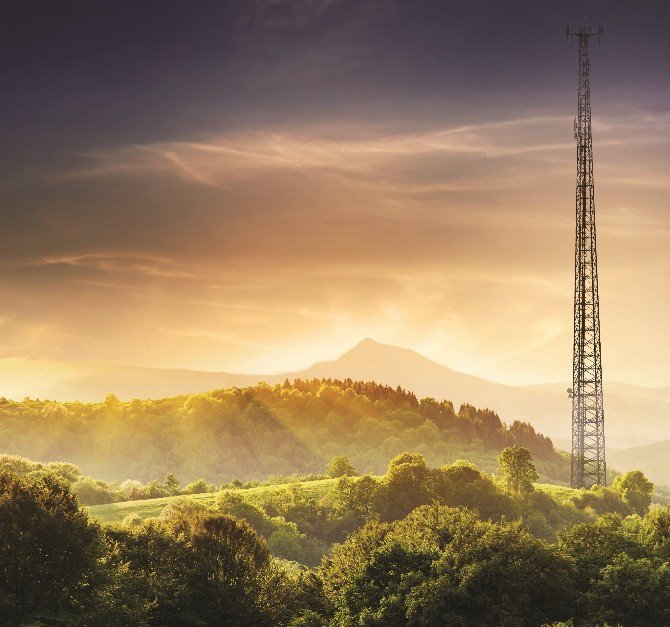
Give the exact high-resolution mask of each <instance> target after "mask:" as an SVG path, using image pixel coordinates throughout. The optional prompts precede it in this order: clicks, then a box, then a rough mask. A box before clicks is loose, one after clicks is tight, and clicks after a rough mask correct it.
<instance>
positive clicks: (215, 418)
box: [0, 379, 569, 494]
mask: <svg viewBox="0 0 670 627" xmlns="http://www.w3.org/2000/svg"><path fill="white" fill-rule="evenodd" d="M0 437H1V438H2V442H3V451H4V452H6V453H11V454H13V455H18V456H22V457H25V458H29V459H33V460H44V461H51V460H62V459H66V460H68V461H69V462H71V463H74V464H76V465H77V466H78V467H79V468H81V470H82V473H83V474H84V475H87V476H93V477H96V478H97V479H98V480H104V481H108V482H109V481H118V482H122V481H124V480H126V479H132V480H136V481H141V482H142V483H143V484H146V483H148V482H150V481H161V482H162V481H163V480H164V478H165V477H166V475H168V474H172V475H174V476H176V477H179V478H180V480H182V481H183V482H184V483H185V484H188V483H192V482H194V481H196V480H198V479H199V478H202V480H203V481H204V482H205V483H207V484H215V485H221V484H223V483H227V482H230V481H232V480H234V479H238V480H241V481H250V480H264V479H265V478H266V477H268V476H269V475H289V474H293V473H298V474H300V475H307V474H310V473H320V472H322V469H323V468H324V466H325V465H326V463H327V462H328V460H329V459H331V458H332V457H333V456H335V455H337V454H345V455H347V456H348V457H349V458H350V459H351V460H352V462H353V463H354V464H355V465H356V466H357V467H358V468H360V469H361V470H363V471H365V472H373V473H382V472H383V471H384V468H385V466H386V463H387V461H388V460H389V459H390V458H391V457H393V456H394V455H397V454H398V453H401V452H403V451H405V450H414V451H417V452H420V453H421V454H423V455H424V456H425V457H426V459H427V460H428V461H429V463H431V464H440V463H444V462H445V461H448V460H455V459H462V458H466V459H471V460H473V461H474V462H476V463H477V464H478V465H479V466H480V467H481V468H483V469H486V470H488V471H493V470H494V469H495V467H496V455H497V454H498V453H499V452H500V450H502V449H503V448H504V447H506V446H510V445H513V444H517V445H520V446H525V447H527V448H528V449H529V450H531V451H532V453H533V454H534V455H535V457H536V459H537V460H538V461H537V463H538V469H539V471H540V474H541V475H542V476H545V477H551V478H553V479H567V478H568V477H569V467H568V461H567V457H566V456H564V455H561V454H559V453H557V452H556V451H554V448H553V445H552V443H551V440H550V439H549V438H547V437H545V436H542V435H540V434H537V433H536V432H535V431H534V429H533V427H532V426H531V425H529V424H527V423H522V422H519V421H515V422H513V423H512V424H510V425H506V424H504V423H503V422H502V421H501V420H500V418H499V417H498V415H497V414H496V413H495V412H493V411H491V410H489V409H477V408H475V407H472V406H471V405H467V404H466V405H463V406H461V407H460V408H459V410H458V411H455V409H454V407H453V405H452V403H451V402H449V401H446V400H442V401H437V400H435V399H432V398H424V399H421V400H417V398H416V397H415V396H414V394H412V393H411V392H407V391H405V390H402V389H401V388H391V387H388V386H383V385H379V384H376V383H371V382H368V383H365V382H360V381H352V380H344V381H337V380H330V379H320V380H316V379H315V380H311V381H301V380H296V381H293V382H289V381H286V382H285V383H284V384H283V385H274V386H269V385H266V384H259V385H256V386H254V387H249V388H232V389H222V390H216V391H213V392H208V393H203V394H192V395H182V396H175V397H171V398H164V399H156V400H139V399H136V400H133V401H129V402H121V401H120V400H119V399H118V398H116V397H114V396H111V395H110V396H108V397H107V398H106V400H105V401H104V402H99V403H78V402H73V403H59V402H54V401H46V400H33V399H25V400H23V401H11V400H7V399H0ZM135 487H137V486H135ZM88 488H89V490H88V491H89V493H91V494H92V493H93V492H95V486H93V485H90V484H89V486H88ZM151 490H153V491H154V492H157V486H156V485H155V484H154V485H153V486H152V488H151Z"/></svg>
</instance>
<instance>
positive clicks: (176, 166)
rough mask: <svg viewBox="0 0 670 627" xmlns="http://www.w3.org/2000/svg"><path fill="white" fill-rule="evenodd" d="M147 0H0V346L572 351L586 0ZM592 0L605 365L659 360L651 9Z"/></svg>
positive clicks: (668, 264) (662, 326)
mask: <svg viewBox="0 0 670 627" xmlns="http://www.w3.org/2000/svg"><path fill="white" fill-rule="evenodd" d="M159 4H160V5H161V10H160V11H154V10H152V9H151V7H152V6H153V5H143V4H142V3H121V4H120V5H118V6H115V7H114V11H111V10H109V9H108V8H107V7H105V6H104V4H103V5H101V4H99V3H91V4H88V3H78V4H77V3H75V4H71V5H70V4H68V3H65V4H64V5H61V4H60V3H47V4H44V3H11V6H8V7H7V8H6V9H2V10H0V12H2V11H4V13H2V17H3V22H4V23H5V25H6V32H7V37H5V38H4V39H3V41H1V42H0V58H2V59H3V60H4V61H3V62H6V63H7V64H8V66H7V68H6V71H5V72H4V74H3V77H4V83H3V97H2V98H0V132H1V133H2V136H3V145H2V148H0V172H1V173H2V176H1V177H0V225H1V226H2V229H1V230H0V359H3V358H7V359H8V358H16V357H20V358H29V359H41V360H56V361H64V362H69V361H81V360H98V361H116V362H123V363H129V364H135V365H144V366H154V367H186V368H192V369H198V370H212V371H228V372H248V373H252V372H253V373H259V372H260V373H276V372H282V371H290V370H297V369H301V368H304V367H306V366H308V365H310V364H312V363H313V362H315V361H318V360H322V359H330V358H334V357H336V356H338V355H339V354H341V353H343V352H344V351H346V350H347V349H349V348H351V347H352V346H354V345H355V344H356V343H357V342H359V341H360V340H361V339H363V338H365V337H371V338H374V339H376V340H378V341H380V342H384V343H388V344H394V345H398V346H403V347H407V348H412V349H414V350H416V351H418V352H420V353H422V354H424V355H426V356H427V357H429V358H431V359H433V360H435V361H437V362H439V363H442V364H444V365H447V366H449V367H451V368H454V369H456V370H460V371H463V372H467V373H471V374H476V375H478V376H481V377H484V378H488V379H491V380H494V381H499V382H504V383H510V384H527V383H537V382H549V381H566V382H567V381H569V380H570V379H571V375H572V373H571V368H572V299H573V272H574V270H573V268H574V223H575V215H574V214H575V209H574V205H575V199H574V197H575V191H574V186H575V170H576V157H575V153H576V148H575V141H574V138H573V117H574V115H575V113H576V97H577V96H576V88H577V51H576V49H575V47H574V46H573V47H572V48H570V47H568V46H567V45H566V42H565V30H564V25H565V24H566V23H570V22H572V23H573V24H574V23H576V22H577V21H579V20H582V19H583V3H582V2H578V1H577V0H567V1H566V2H561V3H538V2H530V0H514V1H513V2H510V3H497V2H492V1H491V2H476V3H455V2H445V3H435V2H424V1H423V0H416V1H412V2H409V1H407V0H385V1H384V2H381V1H378V0H369V1H368V0H365V1H363V2H361V1H358V0H356V1H353V0H317V1H309V2H307V1H304V0H244V2H239V1H237V0H223V1H222V2H214V3H183V2H171V1H166V2H161V3H159ZM590 4H591V5H592V10H593V18H594V23H595V22H599V21H602V22H603V23H604V24H605V25H606V30H605V36H604V38H603V44H602V46H600V47H597V46H594V47H593V50H592V56H591V61H592V104H593V120H594V126H593V138H594V157H595V181H596V190H595V196H596V207H597V225H598V246H599V266H600V290H601V291H600V296H601V319H602V340H603V348H602V354H603V371H604V377H605V379H606V380H609V381H612V380H619V381H625V382H629V383H635V384H639V385H647V386H662V385H670V376H668V369H667V355H668V354H669V353H670V331H669V330H668V325H667V323H666V319H667V310H668V306H669V305H670V286H669V284H668V280H667V276H668V271H669V269H670V227H669V225H670V218H669V214H668V207H669V205H670V203H669V202H668V200H669V194H670V179H669V178H668V171H669V170H670V110H669V109H668V107H667V103H668V101H669V99H668V97H669V96H670V75H669V74H668V72H667V58H668V56H669V55H670V40H669V39H668V37H667V32H668V26H670V9H668V5H667V3H664V2H661V1H660V0H649V2H646V3H644V4H643V5H632V4H630V3H623V2H611V0H607V1H605V0H593V1H592V2H591V3H590ZM7 363H9V362H7Z"/></svg>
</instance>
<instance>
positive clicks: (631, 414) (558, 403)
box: [0, 339, 670, 448]
mask: <svg viewBox="0 0 670 627" xmlns="http://www.w3.org/2000/svg"><path fill="white" fill-rule="evenodd" d="M287 378H288V379H291V380H292V379H295V378H301V379H311V378H339V379H345V378H350V379H353V380H364V381H376V382H379V383H383V384H387V385H391V386H394V387H395V386H398V385H400V386H401V387H403V388H405V389H408V390H411V391H412V392H414V393H415V394H416V395H417V397H419V398H421V397H424V396H432V397H434V398H437V399H440V400H441V399H443V398H446V399H449V400H451V401H452V402H453V403H454V405H455V406H456V408H457V409H458V407H459V406H460V404H461V403H470V404H472V405H475V406H477V407H488V408H490V409H493V410H495V411H496V412H497V413H498V414H499V415H500V417H501V418H502V419H503V420H505V421H506V422H508V423H510V422H512V421H513V420H517V419H519V420H524V421H527V422H530V423H531V424H533V426H534V427H535V428H536V429H537V430H538V431H540V432H542V433H545V434H547V435H549V436H550V437H556V438H559V439H563V440H564V439H565V438H568V437H569V435H570V403H569V400H568V398H567V394H566V392H565V390H566V388H567V387H568V384H567V383H556V384H542V385H534V386H510V385H504V384H501V383H495V382H492V381H487V380H486V379H481V378H479V377H475V376H472V375H468V374H464V373H462V372H458V371H456V370H453V369H451V368H448V367H446V366H442V365H440V364H438V363H436V362H434V361H431V360H430V359H428V358H426V357H424V356H422V355H420V354H419V353H417V352H415V351H413V350H409V349H405V348H400V347H397V346H390V345H386V344H381V343H379V342H375V341H374V340H371V339H366V340H363V341H362V342H360V343H359V344H357V345H356V346H355V347H354V348H352V349H351V350H349V351H347V352H346V353H344V354H343V355H342V356H341V357H339V358H338V359H335V360H331V361H323V362H319V363H316V364H314V365H313V366H311V367H309V368H307V369H306V370H301V371H296V372H288V373H282V374H272V375H263V374H258V375H255V374H233V373H227V372H202V371H196V370H187V369H160V368H144V367H139V366H129V365H124V364H117V363H110V362H63V363H61V362H49V361H32V360H25V359H3V360H0V396H3V395H4V396H6V397H9V398H23V397H24V396H31V397H38V398H47V399H53V400H62V401H67V400H82V401H95V400H101V399H103V398H104V397H105V396H106V395H107V394H110V393H113V394H115V395H116V396H118V397H119V398H120V399H122V400H129V399H132V398H160V397H165V396H173V395H176V394H190V393H196V392H204V391H207V390H211V389H215V388H223V387H234V386H238V387H243V386H250V385H254V384H255V383H257V382H259V381H266V382H267V383H270V384H274V383H280V382H283V381H284V380H285V379H287ZM605 394H606V398H605V420H606V438H607V445H608V447H611V448H627V447H631V446H640V445H644V444H649V443H652V442H655V441H658V440H667V439H670V388H668V387H664V388H643V387H638V386H634V385H630V384H623V383H606V385H605Z"/></svg>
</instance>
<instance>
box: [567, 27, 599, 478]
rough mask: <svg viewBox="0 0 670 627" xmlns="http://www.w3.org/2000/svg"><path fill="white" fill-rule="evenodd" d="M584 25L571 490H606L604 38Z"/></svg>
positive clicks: (574, 34) (578, 34) (578, 31)
mask: <svg viewBox="0 0 670 627" xmlns="http://www.w3.org/2000/svg"><path fill="white" fill-rule="evenodd" d="M602 32H603V28H602V26H600V27H599V28H598V30H597V31H596V30H594V29H592V28H591V27H590V26H589V25H588V22H585V24H584V26H581V27H579V28H572V27H570V26H568V42H569V43H570V44H571V43H572V40H573V39H577V40H578V42H579V86H578V90H577V94H578V95H577V117H576V118H575V139H576V140H577V199H576V200H577V203H576V209H577V211H576V213H577V228H576V237H575V322H574V346H573V362H572V389H571V390H568V393H569V395H570V397H571V398H572V487H573V488H589V487H591V486H592V485H594V484H599V485H606V466H605V416H604V412H603V373H602V363H601V359H600V313H599V302H598V255H597V252H596V205H595V199H594V195H593V142H592V138H591V88H590V84H589V70H590V64H589V40H590V39H591V37H594V36H595V37H598V41H600V36H601V35H602Z"/></svg>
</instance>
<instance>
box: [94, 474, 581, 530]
mask: <svg viewBox="0 0 670 627" xmlns="http://www.w3.org/2000/svg"><path fill="white" fill-rule="evenodd" d="M336 481H337V479H319V480H317V481H306V482H303V483H302V484H301V485H302V487H303V489H304V490H305V492H306V494H308V495H309V496H314V497H316V498H317V499H318V498H321V497H322V496H323V495H324V494H325V493H326V492H327V491H328V490H329V489H330V488H331V487H332V486H333V485H334V484H335V482H336ZM286 487H287V484H281V485H269V486H259V487H256V488H247V489H245V490H238V491H237V493H238V494H240V495H241V496H243V497H244V498H245V499H246V500H247V501H249V502H251V503H253V502H255V501H257V500H259V499H260V498H261V497H263V496H267V494H268V492H273V491H276V490H281V489H282V488H286ZM536 488H537V489H538V490H542V491H543V492H547V493H548V494H550V495H551V496H553V497H554V499H556V500H557V501H559V502H561V503H562V502H564V501H566V500H567V499H568V498H569V497H570V496H571V495H573V494H574V493H575V490H573V489H572V488H566V487H563V486H557V485H550V484H548V483H538V484H536ZM217 494H218V492H206V493H204V494H192V495H190V496H189V497H188V498H191V499H193V500H195V501H199V502H200V503H202V504H203V505H206V506H208V507H209V506H213V505H214V503H215V501H216V495H217ZM179 498H183V497H179V496H168V497H164V498H161V499H145V500H142V501H124V502H123V503H110V504H108V505H90V506H88V507H87V508H86V509H87V510H88V512H89V514H90V515H91V516H92V517H93V518H95V519H97V520H99V521H100V522H104V523H111V522H119V521H122V520H123V519H124V518H125V517H126V516H128V515H129V514H137V515H138V516H140V517H141V518H152V517H155V516H159V515H160V513H161V512H162V511H163V508H164V507H165V506H166V505H167V504H168V503H169V502H170V501H173V500H175V499H179Z"/></svg>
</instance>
